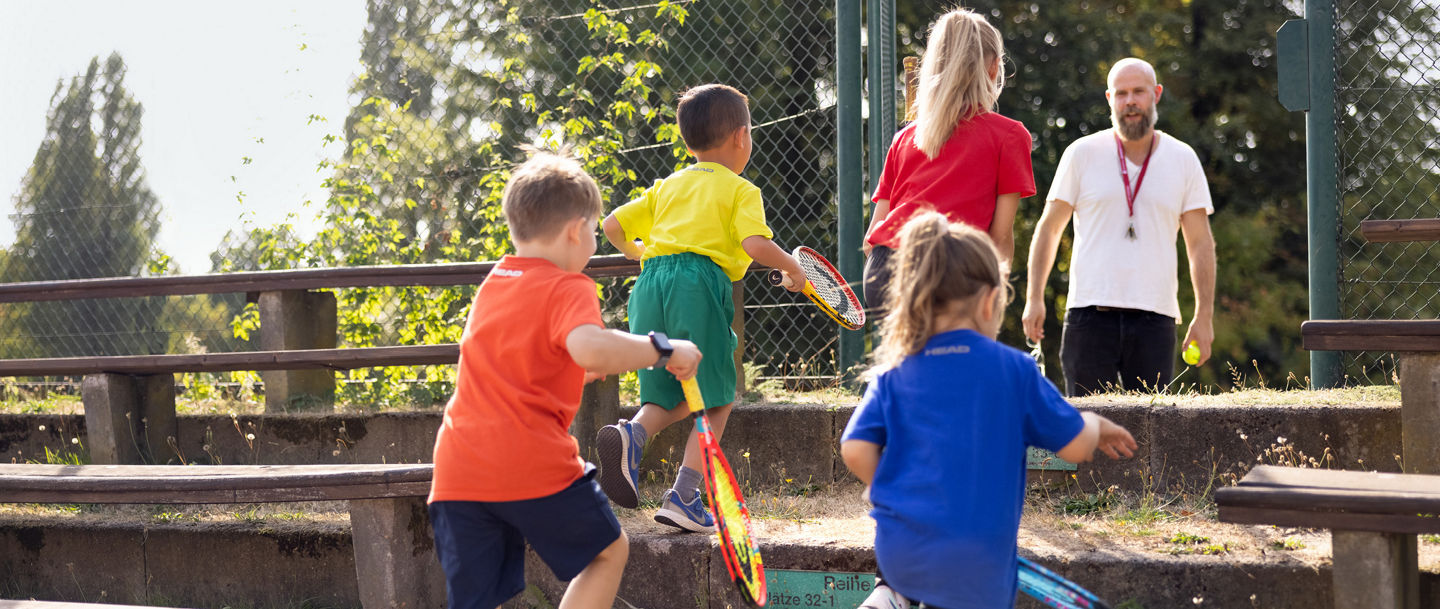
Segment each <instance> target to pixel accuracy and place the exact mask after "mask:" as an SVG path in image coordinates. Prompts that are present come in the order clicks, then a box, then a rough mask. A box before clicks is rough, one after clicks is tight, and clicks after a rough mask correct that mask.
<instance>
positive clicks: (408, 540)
mask: <svg viewBox="0 0 1440 609" xmlns="http://www.w3.org/2000/svg"><path fill="white" fill-rule="evenodd" d="M350 529H351V534H352V535H353V536H354V543H355V570H356V571H357V572H358V573H362V574H365V577H361V578H360V580H359V583H360V603H361V606H363V607H365V609H372V608H373V609H379V608H382V607H400V608H404V609H430V608H434V609H443V608H444V607H445V577H444V573H443V571H441V569H440V560H439V558H437V557H436V555H435V540H434V538H433V537H431V534H430V518H429V515H428V514H427V512H426V509H425V499H424V498H423V497H400V498H394V499H352V500H351V501H350Z"/></svg>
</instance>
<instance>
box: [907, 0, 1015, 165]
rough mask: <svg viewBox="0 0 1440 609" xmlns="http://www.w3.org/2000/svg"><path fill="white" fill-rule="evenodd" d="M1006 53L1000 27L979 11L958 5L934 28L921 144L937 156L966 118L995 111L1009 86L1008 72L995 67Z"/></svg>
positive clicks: (921, 108)
mask: <svg viewBox="0 0 1440 609" xmlns="http://www.w3.org/2000/svg"><path fill="white" fill-rule="evenodd" d="M1004 55H1005V47H1004V41H1003V40H1002V39H1001V37H1000V30H997V29H995V26H993V25H990V22H988V21H986V20H985V18H984V17H982V16H981V15H980V14H979V13H976V12H975V11H972V10H970V9H965V8H957V9H955V10H953V11H950V12H948V13H945V14H944V15H942V16H940V18H939V19H936V20H935V23H934V24H932V25H931V26H930V40H929V42H927V43H926V45H925V56H924V58H923V59H921V61H920V91H919V94H918V95H917V97H916V100H915V116H916V119H915V145H916V146H917V147H919V148H920V150H921V151H922V152H924V153H925V156H928V157H930V158H932V159H933V158H935V157H936V156H937V155H939V154H940V148H941V147H943V146H944V145H945V142H946V141H947V140H949V139H950V134H951V133H953V132H954V131H955V126H956V125H958V124H960V122H961V121H965V120H969V119H971V118H974V117H975V116H977V115H980V114H983V113H985V112H988V111H990V110H991V109H993V108H994V107H995V102H996V100H998V99H999V98H1000V89H1002V88H1003V87H1004V86H1005V71H1004V70H1003V69H999V68H998V67H997V70H996V73H995V78H994V79H993V80H992V79H991V78H990V73H989V70H990V66H991V65H998V63H999V62H1002V61H1003V59H1004Z"/></svg>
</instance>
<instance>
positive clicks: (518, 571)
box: [430, 463, 620, 609]
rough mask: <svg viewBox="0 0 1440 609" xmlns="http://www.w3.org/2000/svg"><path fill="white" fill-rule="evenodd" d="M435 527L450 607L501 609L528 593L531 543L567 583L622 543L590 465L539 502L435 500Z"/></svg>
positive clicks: (432, 510)
mask: <svg viewBox="0 0 1440 609" xmlns="http://www.w3.org/2000/svg"><path fill="white" fill-rule="evenodd" d="M430 526H431V527H433V528H434V529H435V551H436V553H438V554H439V555H440V565H441V566H442V567H444V569H445V590H446V592H445V594H446V596H447V598H448V601H449V606H450V608H451V609H495V607H498V606H500V604H501V603H504V602H505V601H506V600H509V599H510V598H511V597H513V596H515V595H517V594H520V593H521V592H522V591H524V590H525V543H526V542H527V541H528V542H529V543H530V547H532V548H534V549H535V553H536V554H538V555H539V556H540V559H541V560H543V561H545V564H546V565H547V566H549V567H550V570H551V571H552V572H554V573H555V577H556V578H558V579H560V580H561V581H568V580H571V579H574V578H575V576H576V575H579V574H580V572H581V571H583V570H584V569H585V567H586V566H588V565H589V564H590V562H591V561H593V560H595V557H596V556H598V555H599V554H600V552H601V551H603V550H604V549H605V548H607V547H609V546H610V544H612V543H615V540H616V539H619V538H620V521H618V520H616V519H615V512H614V511H612V510H611V509H610V499H609V498H607V497H606V496H605V492H604V491H601V490H600V485H599V484H597V483H596V482H595V466H594V465H591V464H589V463H587V464H585V475H584V476H581V477H580V479H579V480H576V481H575V483H574V484H571V485H570V486H569V487H567V488H566V489H565V490H562V491H560V492H558V493H555V494H554V495H549V496H546V497H540V498H538V499H526V500H524V501H497V502H483V501H436V502H434V503H431V504H430Z"/></svg>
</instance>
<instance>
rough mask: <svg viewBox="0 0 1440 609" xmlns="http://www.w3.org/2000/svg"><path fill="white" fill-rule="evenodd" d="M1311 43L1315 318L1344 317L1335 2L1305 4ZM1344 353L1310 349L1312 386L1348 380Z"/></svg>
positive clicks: (1309, 161) (1308, 119) (1309, 193)
mask: <svg viewBox="0 0 1440 609" xmlns="http://www.w3.org/2000/svg"><path fill="white" fill-rule="evenodd" d="M1305 21H1306V22H1308V27H1307V28H1306V29H1307V30H1308V34H1309V42H1310V53H1309V55H1310V57H1309V59H1310V112H1309V113H1308V114H1306V116H1305V141H1306V144H1305V164H1306V172H1307V174H1308V175H1307V180H1306V181H1307V183H1308V186H1307V188H1306V198H1307V199H1308V201H1309V203H1308V205H1309V212H1308V216H1309V217H1308V221H1309V224H1310V236H1309V240H1310V242H1309V248H1310V319H1340V258H1339V243H1340V197H1339V176H1338V173H1339V171H1340V166H1339V162H1338V157H1337V149H1336V145H1335V130H1336V124H1335V97H1336V91H1335V3H1334V0H1309V1H1307V2H1306V3H1305ZM1342 378H1343V377H1342V376H1341V374H1340V353H1339V352H1336V351H1311V352H1310V384H1311V386H1312V387H1337V386H1339V385H1340V383H1341V381H1342Z"/></svg>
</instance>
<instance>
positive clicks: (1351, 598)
mask: <svg viewBox="0 0 1440 609" xmlns="http://www.w3.org/2000/svg"><path fill="white" fill-rule="evenodd" d="M1331 539H1332V546H1333V547H1332V552H1333V557H1334V564H1335V566H1334V570H1333V571H1332V578H1333V579H1332V581H1333V582H1334V591H1335V609H1420V571H1419V559H1418V554H1417V549H1416V545H1415V535H1413V534H1403V533H1371V532H1366V531H1334V532H1333V533H1332V534H1331Z"/></svg>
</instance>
